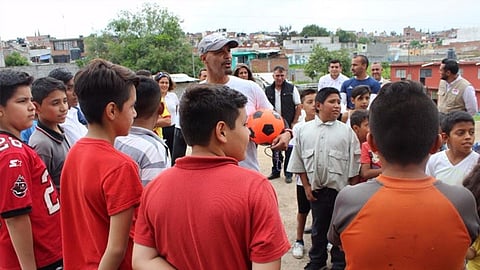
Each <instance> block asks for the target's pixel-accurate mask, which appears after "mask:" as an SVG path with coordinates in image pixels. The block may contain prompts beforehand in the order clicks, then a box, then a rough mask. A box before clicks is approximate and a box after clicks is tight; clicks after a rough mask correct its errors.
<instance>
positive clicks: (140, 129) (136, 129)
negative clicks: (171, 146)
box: [130, 126, 166, 146]
mask: <svg viewBox="0 0 480 270" xmlns="http://www.w3.org/2000/svg"><path fill="white" fill-rule="evenodd" d="M130 134H133V135H147V136H150V137H152V138H153V139H155V140H156V141H159V142H160V143H162V144H163V145H164V146H166V144H165V141H163V140H162V139H161V138H160V137H159V136H158V135H157V134H156V133H155V132H153V131H152V130H149V129H146V128H143V127H138V126H132V127H131V128H130Z"/></svg>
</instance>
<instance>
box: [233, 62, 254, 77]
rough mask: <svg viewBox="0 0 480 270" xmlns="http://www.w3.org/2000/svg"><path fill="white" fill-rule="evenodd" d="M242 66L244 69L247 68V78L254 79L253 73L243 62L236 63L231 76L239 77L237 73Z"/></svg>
mask: <svg viewBox="0 0 480 270" xmlns="http://www.w3.org/2000/svg"><path fill="white" fill-rule="evenodd" d="M242 68H244V69H246V70H247V73H248V79H249V80H250V81H255V79H254V78H253V73H252V71H251V70H250V68H249V67H248V66H247V65H245V64H238V65H237V66H236V67H235V70H234V71H233V76H235V77H239V76H238V73H240V69H242Z"/></svg>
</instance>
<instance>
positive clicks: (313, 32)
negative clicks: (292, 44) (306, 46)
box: [300, 24, 330, 37]
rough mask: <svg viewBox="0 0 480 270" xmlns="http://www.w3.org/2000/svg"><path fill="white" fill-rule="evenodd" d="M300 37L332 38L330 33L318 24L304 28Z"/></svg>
mask: <svg viewBox="0 0 480 270" xmlns="http://www.w3.org/2000/svg"><path fill="white" fill-rule="evenodd" d="M300 35H301V36H309V37H328V36H330V32H329V31H328V30H327V29H326V28H324V27H320V26H318V25H316V24H310V25H307V26H305V27H303V29H302V32H300Z"/></svg>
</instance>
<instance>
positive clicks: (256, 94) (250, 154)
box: [225, 76, 273, 171]
mask: <svg viewBox="0 0 480 270" xmlns="http://www.w3.org/2000/svg"><path fill="white" fill-rule="evenodd" d="M228 78H229V80H228V82H227V83H226V84H225V85H226V86H228V87H230V88H232V89H235V90H237V91H239V92H240V93H242V94H244V95H245V96H246V97H247V100H248V101H247V105H246V106H245V107H246V110H247V115H250V114H252V113H254V112H255V111H257V110H259V109H270V110H272V109H273V106H272V104H271V103H270V101H268V99H267V96H266V95H265V92H264V91H263V90H262V88H260V86H258V84H256V83H254V82H253V81H250V80H244V79H240V78H238V77H235V76H228ZM239 164H240V166H242V167H244V168H249V169H253V170H256V171H259V170H260V166H259V164H258V158H257V145H256V144H255V143H254V142H253V141H250V142H249V143H248V146H247V155H246V158H245V160H243V161H241V162H240V163H239Z"/></svg>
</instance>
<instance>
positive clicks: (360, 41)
mask: <svg viewBox="0 0 480 270" xmlns="http://www.w3.org/2000/svg"><path fill="white" fill-rule="evenodd" d="M370 42H371V41H370V39H369V38H367V37H360V38H358V43H361V44H370Z"/></svg>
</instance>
